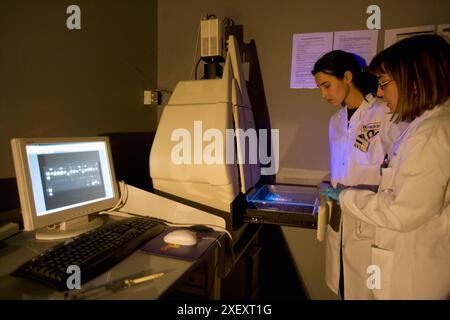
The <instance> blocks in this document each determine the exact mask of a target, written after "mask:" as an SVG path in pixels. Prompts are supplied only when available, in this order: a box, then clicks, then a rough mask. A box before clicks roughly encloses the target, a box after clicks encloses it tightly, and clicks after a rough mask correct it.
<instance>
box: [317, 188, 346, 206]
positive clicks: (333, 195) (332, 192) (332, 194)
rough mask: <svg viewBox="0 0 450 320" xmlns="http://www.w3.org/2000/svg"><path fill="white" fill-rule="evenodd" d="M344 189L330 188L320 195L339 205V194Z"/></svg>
mask: <svg viewBox="0 0 450 320" xmlns="http://www.w3.org/2000/svg"><path fill="white" fill-rule="evenodd" d="M342 190H343V189H341V188H339V187H337V188H336V189H335V188H333V187H331V186H329V187H327V188H326V189H325V190H324V191H322V192H321V193H320V194H321V195H323V196H324V197H326V198H328V199H333V200H334V201H336V202H337V203H339V194H340V193H341V191H342Z"/></svg>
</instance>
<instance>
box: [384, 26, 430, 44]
mask: <svg viewBox="0 0 450 320" xmlns="http://www.w3.org/2000/svg"><path fill="white" fill-rule="evenodd" d="M420 34H434V25H430V26H421V27H410V28H399V29H389V30H386V31H385V32H384V49H386V48H387V47H390V46H391V45H393V44H394V43H396V42H398V41H400V40H402V39H406V38H409V37H413V36H418V35H420Z"/></svg>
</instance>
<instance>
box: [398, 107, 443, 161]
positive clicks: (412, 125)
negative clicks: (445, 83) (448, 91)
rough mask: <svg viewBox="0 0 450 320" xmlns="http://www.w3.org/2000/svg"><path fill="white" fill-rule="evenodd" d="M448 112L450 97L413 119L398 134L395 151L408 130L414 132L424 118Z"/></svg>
mask: <svg viewBox="0 0 450 320" xmlns="http://www.w3.org/2000/svg"><path fill="white" fill-rule="evenodd" d="M446 112H450V98H449V99H447V101H446V102H444V103H443V104H441V105H439V106H436V107H434V108H433V109H431V110H426V111H425V112H424V113H423V114H422V115H421V116H419V117H417V118H415V119H414V120H413V121H411V123H410V124H409V125H408V126H407V127H406V129H405V130H403V132H402V134H401V135H399V136H398V138H397V140H396V141H395V143H394V147H393V150H392V151H393V153H395V151H396V150H397V148H398V145H399V144H400V142H401V141H402V139H403V138H404V137H405V136H406V135H407V133H408V132H412V131H413V130H414V129H415V128H417V127H418V126H419V125H420V124H421V123H422V122H423V121H424V120H426V119H428V118H431V117H433V116H436V115H439V114H442V113H446Z"/></svg>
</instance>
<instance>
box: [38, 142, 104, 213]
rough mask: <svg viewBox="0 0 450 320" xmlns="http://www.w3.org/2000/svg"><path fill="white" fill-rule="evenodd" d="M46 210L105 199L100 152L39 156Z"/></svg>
mask: <svg viewBox="0 0 450 320" xmlns="http://www.w3.org/2000/svg"><path fill="white" fill-rule="evenodd" d="M38 161H39V170H40V173H41V181H42V189H43V191H44V199H45V208H46V209H47V210H51V209H55V208H59V207H63V206H67V205H71V204H74V203H80V202H84V201H88V200H93V199H98V198H103V197H105V186H104V183H103V177H102V167H101V165H100V157H99V154H98V152H97V151H85V152H71V153H59V154H43V155H38Z"/></svg>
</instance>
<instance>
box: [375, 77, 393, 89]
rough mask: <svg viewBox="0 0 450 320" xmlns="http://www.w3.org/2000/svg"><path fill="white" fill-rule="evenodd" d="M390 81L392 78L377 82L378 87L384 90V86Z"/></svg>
mask: <svg viewBox="0 0 450 320" xmlns="http://www.w3.org/2000/svg"><path fill="white" fill-rule="evenodd" d="M391 81H392V79H389V80H386V81H383V82H378V87H380V89H381V90H384V87H386V86H387V85H388V84H389V82H391Z"/></svg>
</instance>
